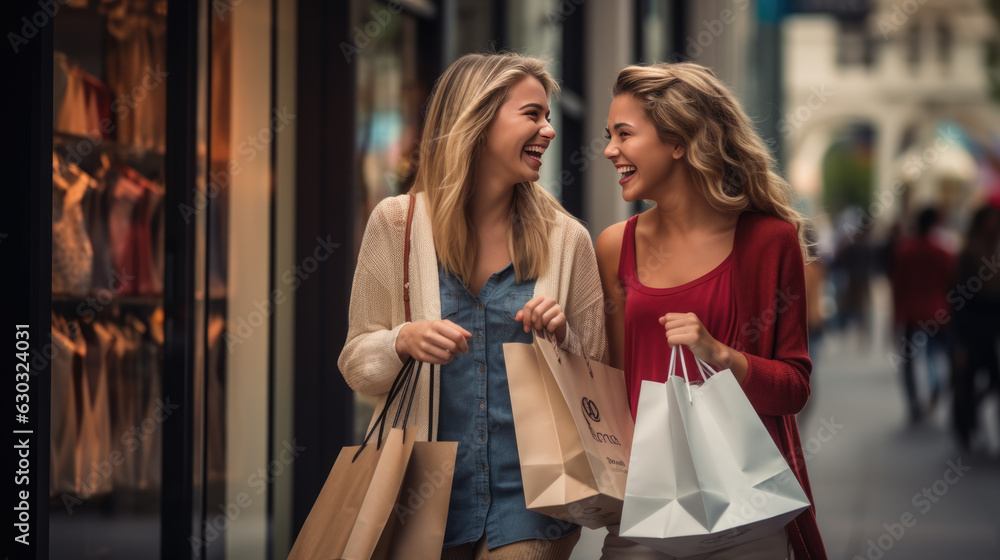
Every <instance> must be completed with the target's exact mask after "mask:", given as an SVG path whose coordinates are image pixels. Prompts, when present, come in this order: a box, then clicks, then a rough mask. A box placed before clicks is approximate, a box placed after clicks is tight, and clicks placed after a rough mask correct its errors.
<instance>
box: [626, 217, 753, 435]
mask: <svg viewBox="0 0 1000 560" xmlns="http://www.w3.org/2000/svg"><path fill="white" fill-rule="evenodd" d="M638 218H639V216H638V215H636V216H632V217H631V218H630V219H629V220H628V221H627V222H626V223H625V233H624V235H623V236H622V252H621V258H620V259H619V260H618V279H619V280H621V282H622V285H623V286H624V287H625V372H626V375H625V388H626V389H627V390H628V397H629V406H630V407H631V410H632V419H633V420H635V411H636V408H637V407H638V405H639V388H640V387H641V386H642V381H643V380H644V379H646V380H650V381H656V382H657V383H664V382H666V381H667V377H668V376H669V375H668V372H669V369H670V365H669V364H670V346H669V345H668V344H667V343H666V340H665V334H664V332H665V331H664V329H663V325H661V324H660V317H662V316H664V315H665V314H667V313H694V314H695V315H697V316H698V319H700V320H701V322H702V324H703V325H705V328H706V329H708V332H709V333H711V334H712V336H713V337H715V339H716V340H718V341H719V342H722V343H723V344H725V345H727V346H732V345H733V344H735V343H736V334H737V329H736V306H735V305H734V300H733V267H732V264H733V255H732V253H730V254H729V256H728V257H726V258H725V260H723V261H722V262H721V263H720V264H719V265H718V266H716V267H715V268H714V269H713V270H712V271H711V272H709V273H707V274H705V275H703V276H702V277H700V278H697V279H695V280H692V281H690V282H688V283H686V284H682V285H680V286H676V287H673V288H650V287H648V286H645V285H643V284H642V279H643V278H644V277H645V276H646V266H648V267H650V269H653V268H655V267H658V266H662V264H663V263H660V262H658V261H656V259H655V257H654V258H653V259H651V262H649V263H646V261H645V259H644V260H643V262H644V263H645V264H646V266H643V267H642V268H640V267H637V266H636V258H635V224H636V222H637V221H638ZM653 261H656V262H653ZM680 355H681V356H682V357H683V358H684V362H685V363H686V364H687V374H688V379H691V380H697V381H700V380H701V374H700V372H699V371H698V365H697V364H696V363H695V359H694V354H692V353H691V352H690V351H688V350H683V351H682V352H681V354H680ZM710 365H714V364H710ZM683 371H684V370H683V369H681V364H680V363H678V364H677V370H676V372H675V373H676V374H677V375H682V372H683Z"/></svg>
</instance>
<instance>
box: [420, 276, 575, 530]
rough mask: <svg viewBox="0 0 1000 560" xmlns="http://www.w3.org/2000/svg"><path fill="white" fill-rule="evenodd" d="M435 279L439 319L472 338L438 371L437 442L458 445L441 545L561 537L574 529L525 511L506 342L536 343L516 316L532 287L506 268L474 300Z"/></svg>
mask: <svg viewBox="0 0 1000 560" xmlns="http://www.w3.org/2000/svg"><path fill="white" fill-rule="evenodd" d="M438 276H439V281H440V286H441V318H442V319H448V320H450V321H452V322H453V323H455V324H457V325H459V326H461V327H463V328H465V330H467V331H469V332H470V333H472V338H471V339H469V341H468V343H469V353H468V354H459V355H457V356H455V359H454V360H452V361H451V363H449V364H445V365H444V366H442V367H441V402H440V413H439V416H438V418H439V419H438V441H457V442H458V458H457V460H456V461H455V477H454V482H453V485H452V490H451V503H450V505H449V508H448V526H447V528H446V530H445V537H444V546H445V547H452V546H458V545H461V544H466V543H475V542H478V541H479V539H481V538H482V537H483V534H484V533H485V535H486V540H487V542H488V543H489V546H490V548H496V547H498V546H503V545H506V544H510V543H513V542H518V541H523V540H528V539H549V540H551V539H556V538H560V537H564V536H566V535H568V534H570V533H571V532H573V531H574V530H575V529H576V525H571V524H569V523H566V522H562V521H558V520H556V519H553V518H551V517H548V516H545V515H541V514H537V513H534V512H530V511H528V510H527V509H526V507H525V503H524V487H523V485H522V484H521V465H520V462H519V461H518V455H517V440H516V439H515V437H514V415H513V413H512V412H511V406H510V390H509V389H508V387H507V368H506V366H505V364H504V357H503V344H504V343H505V342H526V343H529V344H530V343H531V333H526V332H524V327H523V325H522V324H521V323H517V322H515V321H514V315H516V314H517V312H518V311H520V310H521V309H523V308H524V304H525V303H527V302H528V300H529V299H531V298H532V296H533V295H534V289H535V282H534V280H532V281H529V282H525V283H522V284H517V283H516V282H515V274H514V266H513V265H512V264H508V265H507V266H506V267H505V268H504V269H503V270H501V271H499V272H497V273H495V274H493V276H490V278H489V280H487V281H486V284H485V285H484V286H483V288H482V289H481V290H480V291H479V297H474V296H473V295H472V294H471V293H470V292H469V290H468V289H467V288H466V287H465V285H464V284H463V283H462V280H461V279H460V278H458V277H456V276H455V275H452V274H449V273H447V272H444V271H443V270H442V271H440V272H439V274H438Z"/></svg>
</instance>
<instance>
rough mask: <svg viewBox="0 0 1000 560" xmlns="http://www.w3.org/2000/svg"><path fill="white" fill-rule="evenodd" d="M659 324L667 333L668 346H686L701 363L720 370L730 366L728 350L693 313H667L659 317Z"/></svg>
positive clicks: (730, 359) (730, 360)
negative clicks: (717, 367) (719, 367)
mask: <svg viewBox="0 0 1000 560" xmlns="http://www.w3.org/2000/svg"><path fill="white" fill-rule="evenodd" d="M660 324H661V325H663V327H664V328H665V329H666V331H667V332H666V336H667V343H668V344H670V346H678V345H682V346H687V347H688V348H690V349H691V352H692V353H694V355H695V356H697V357H699V358H701V361H703V362H705V363H707V364H710V365H718V366H721V367H722V369H726V368H729V367H730V366H732V358H731V356H729V352H727V351H728V350H730V348H729V347H728V346H726V345H725V344H722V343H721V342H719V341H718V340H716V339H715V338H714V337H713V336H712V335H711V333H709V332H708V329H706V328H705V325H703V324H702V323H701V319H699V318H698V316H697V315H695V314H694V313H667V314H666V315H664V316H663V317H660Z"/></svg>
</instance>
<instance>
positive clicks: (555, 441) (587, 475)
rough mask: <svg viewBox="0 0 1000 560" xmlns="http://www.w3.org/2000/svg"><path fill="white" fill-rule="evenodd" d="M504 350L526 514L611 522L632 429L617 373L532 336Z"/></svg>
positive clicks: (617, 509)
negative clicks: (523, 342) (533, 338)
mask: <svg viewBox="0 0 1000 560" xmlns="http://www.w3.org/2000/svg"><path fill="white" fill-rule="evenodd" d="M503 349H504V359H505V360H506V366H507V380H508V384H509V387H510V400H511V407H512V408H513V412H514V430H515V433H516V435H517V451H518V455H519V458H520V462H521V479H522V482H523V484H524V497H525V503H526V505H527V508H528V509H529V510H531V511H534V512H537V513H542V514H545V515H549V516H552V517H555V518H558V519H562V520H565V521H570V522H573V523H577V524H579V525H583V526H585V527H589V528H592V529H596V528H598V527H604V526H606V525H612V524H615V523H618V522H619V520H620V518H621V508H622V500H623V499H624V497H625V481H626V477H627V475H628V461H629V453H630V451H631V446H632V431H633V422H632V416H631V414H630V412H629V408H628V397H627V394H626V392H625V377H624V374H623V373H622V371H621V370H618V369H615V368H612V367H610V366H606V365H604V364H601V363H598V362H591V361H589V360H588V359H587V358H585V357H581V356H577V355H575V354H572V353H570V352H566V351H565V350H562V349H559V348H558V347H557V346H555V344H554V343H553V342H552V340H551V339H544V338H539V337H538V336H537V335H536V337H535V340H534V342H533V343H532V344H517V343H508V344H504V345H503Z"/></svg>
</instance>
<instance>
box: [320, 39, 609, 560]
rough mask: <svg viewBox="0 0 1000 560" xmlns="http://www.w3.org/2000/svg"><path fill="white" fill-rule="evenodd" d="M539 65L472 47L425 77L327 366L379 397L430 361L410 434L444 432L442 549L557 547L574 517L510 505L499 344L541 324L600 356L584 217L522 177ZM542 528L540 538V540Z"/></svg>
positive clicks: (597, 288) (514, 465)
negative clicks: (403, 190)
mask: <svg viewBox="0 0 1000 560" xmlns="http://www.w3.org/2000/svg"><path fill="white" fill-rule="evenodd" d="M556 89H557V86H556V83H555V82H554V81H553V79H552V77H551V76H549V74H548V73H547V72H546V71H545V67H544V64H543V63H542V62H541V61H539V60H536V59H533V58H528V57H524V56H520V55H515V54H509V53H502V54H475V55H467V56H464V57H462V58H460V59H459V60H458V61H456V62H455V63H454V64H452V65H451V66H450V67H449V68H448V69H447V70H446V71H445V73H444V75H442V76H441V78H440V79H439V80H438V82H437V84H436V85H435V88H434V92H433V93H432V97H431V101H430V104H429V108H428V112H427V120H426V123H425V125H424V132H423V138H422V140H421V144H420V160H419V163H418V167H417V173H416V177H415V182H414V186H413V189H412V192H413V195H412V196H413V197H414V198H415V200H414V201H415V206H414V210H413V222H412V234H411V235H412V237H411V243H410V250H411V252H410V261H409V281H410V298H411V299H410V303H411V307H412V315H413V317H412V322H407V320H406V317H405V313H404V306H403V282H404V280H403V278H404V274H403V245H404V241H403V240H404V228H405V224H406V219H407V212H408V210H409V204H410V196H411V195H402V196H397V197H394V198H389V199H386V200H384V201H383V202H381V203H380V204H379V205H378V206H377V207H376V208H375V210H374V211H373V213H372V215H371V218H370V219H369V221H368V226H367V229H366V230H365V235H364V240H363V241H362V243H361V252H360V255H359V257H358V266H357V270H356V271H355V274H354V285H353V288H352V291H351V309H350V326H349V332H348V335H347V344H346V345H345V346H344V350H343V353H342V354H341V355H340V360H339V362H338V364H339V366H340V370H341V371H342V372H343V374H344V377H345V379H346V380H347V383H348V384H349V385H350V386H351V388H352V389H354V390H356V391H360V392H362V393H365V394H369V395H375V396H378V397H379V404H378V406H377V408H376V415H377V414H378V413H379V411H381V409H382V407H383V406H384V404H385V396H386V393H387V392H388V391H389V388H390V385H391V384H392V381H393V379H394V377H395V375H396V373H397V372H398V371H399V369H400V368H401V367H402V364H403V362H404V361H405V360H406V359H408V358H410V357H413V358H415V359H416V360H418V361H421V362H426V363H431V364H441V367H440V369H439V372H440V382H439V383H435V385H434V386H435V387H440V392H439V394H434V395H430V394H429V393H430V391H429V390H428V387H427V385H426V384H423V383H421V384H420V387H419V391H420V392H418V394H417V397H416V398H417V400H416V405H417V409H416V413H415V414H413V417H414V418H415V419H416V421H417V422H418V426H419V429H420V432H419V436H418V437H419V439H428V438H432V439H433V438H436V439H437V440H439V441H458V442H459V445H458V460H457V464H456V467H455V475H454V485H453V489H452V494H451V503H450V506H449V511H448V525H447V529H446V531H445V543H444V546H445V550H444V551H443V554H442V558H444V559H452V558H454V559H473V558H475V559H480V558H491V559H504V558H511V559H514V558H518V559H521V558H530V559H553V560H556V559H566V558H569V555H570V552H571V550H572V548H573V546H574V545H575V544H576V541H577V540H578V539H579V538H580V533H579V528H577V527H575V526H567V525H565V524H562V523H560V522H557V521H555V520H553V519H552V518H549V517H545V516H543V515H539V514H536V513H533V512H529V511H527V510H526V509H525V504H524V490H523V486H522V484H521V471H520V465H519V462H518V454H517V446H516V442H515V439H514V422H513V415H512V412H511V404H510V393H509V391H508V388H507V372H506V368H505V365H504V357H503V343H505V342H529V343H530V342H531V340H532V335H531V329H532V328H534V329H536V330H542V329H544V330H547V331H548V332H550V333H552V334H553V335H555V337H556V339H557V340H558V341H559V343H560V344H561V345H562V346H563V347H564V348H567V349H569V350H571V351H574V352H577V353H581V354H582V353H586V354H587V355H589V356H591V357H592V358H595V359H598V360H602V359H603V360H606V357H607V342H606V339H605V336H604V317H603V295H602V292H601V285H600V279H599V275H598V272H597V262H596V260H595V257H594V250H593V247H592V246H591V243H590V236H589V234H588V233H587V231H586V229H585V228H584V227H583V226H582V225H580V224H579V223H578V222H577V221H576V220H574V219H573V218H572V217H571V216H569V215H568V214H567V213H566V212H565V211H564V210H563V208H562V206H560V205H559V202H558V201H556V199H555V198H553V197H552V196H551V195H549V194H548V193H547V192H546V191H545V190H544V189H542V188H541V187H540V186H539V185H538V184H537V183H535V181H537V180H538V179H539V169H540V167H541V165H542V157H543V154H544V152H545V150H546V148H547V147H548V145H549V143H550V142H551V141H552V139H553V138H554V136H555V130H553V128H552V125H551V124H550V123H549V118H548V117H549V103H548V98H549V96H550V95H551V94H553V93H554V92H555V91H556ZM544 539H550V540H544Z"/></svg>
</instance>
